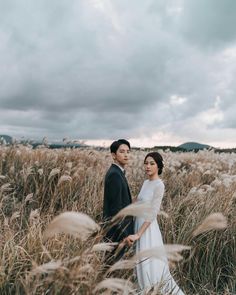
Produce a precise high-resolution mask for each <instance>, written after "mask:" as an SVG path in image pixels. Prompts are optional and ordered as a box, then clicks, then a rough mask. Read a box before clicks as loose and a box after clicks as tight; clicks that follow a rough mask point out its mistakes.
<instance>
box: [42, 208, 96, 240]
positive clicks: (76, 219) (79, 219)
mask: <svg viewBox="0 0 236 295" xmlns="http://www.w3.org/2000/svg"><path fill="white" fill-rule="evenodd" d="M99 229H100V226H99V225H98V224H97V223H96V222H95V221H94V220H93V219H92V218H90V217H89V216H88V215H87V214H84V213H80V212H64V213H61V214H60V215H58V216H57V217H55V218H54V219H53V220H52V222H51V223H50V224H49V225H48V227H47V228H46V230H45V232H44V235H43V239H44V240H46V239H47V238H49V237H52V236H53V235H54V234H58V233H66V234H71V235H73V236H76V237H79V238H80V239H81V240H86V239H87V238H88V237H89V235H90V234H92V233H93V232H95V231H98V230H99Z"/></svg>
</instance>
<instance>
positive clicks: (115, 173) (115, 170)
mask: <svg viewBox="0 0 236 295" xmlns="http://www.w3.org/2000/svg"><path fill="white" fill-rule="evenodd" d="M114 178H118V179H119V178H122V176H121V171H119V167H115V165H112V166H111V167H110V168H109V169H108V171H107V173H106V176H105V179H106V180H110V179H114Z"/></svg>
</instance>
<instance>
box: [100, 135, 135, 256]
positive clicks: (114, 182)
mask: <svg viewBox="0 0 236 295" xmlns="http://www.w3.org/2000/svg"><path fill="white" fill-rule="evenodd" d="M110 151H111V155H112V158H113V160H114V163H113V164H112V165H111V167H110V168H109V170H108V171H107V173H106V176H105V185H104V202H103V218H104V221H109V220H110V219H111V218H112V217H113V216H115V215H116V214H117V213H118V212H119V211H120V210H121V209H123V208H124V207H126V206H128V205H130V204H131V203H132V199H131V194H130V190H129V185H128V182H127V179H126V177H125V170H124V167H125V165H126V164H127V163H128V160H129V153H130V143H129V142H128V141H127V140H125V139H119V140H117V141H114V142H113V143H112V144H111V146H110ZM133 233H134V223H133V217H132V216H127V217H125V218H124V219H123V220H121V221H120V222H119V223H118V224H116V225H114V226H112V228H110V229H109V230H108V232H107V233H106V241H112V242H123V241H124V240H125V238H126V237H128V236H129V235H130V234H133ZM123 253H124V250H123V251H121V253H120V254H119V258H120V257H121V256H122V255H123ZM117 258H118V257H116V259H117Z"/></svg>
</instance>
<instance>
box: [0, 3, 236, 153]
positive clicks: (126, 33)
mask: <svg viewBox="0 0 236 295" xmlns="http://www.w3.org/2000/svg"><path fill="white" fill-rule="evenodd" d="M0 68H1V71H0V85H1V88H0V134H7V135H10V136H12V137H14V138H17V139H19V138H21V137H24V138H29V139H40V138H41V139H42V138H43V137H45V136H46V137H48V139H49V140H50V141H52V140H62V139H63V138H68V139H71V140H73V139H78V140H85V141H86V143H88V144H98V145H109V144H110V143H111V142H112V141H113V140H115V139H118V138H127V139H129V140H130V142H131V144H132V145H133V146H146V147H152V146H156V145H175V146H177V145H179V144H182V143H184V142H188V141H195V142H199V143H204V144H209V145H211V146H214V147H222V148H224V147H225V148H226V147H229V148H230V147H236V116H235V111H236V99H235V98H236V97H235V94H236V83H235V81H234V80H235V77H236V1H234V0H225V1H221V0H207V1H206V0H172V1H171V0H146V1H142V0H130V1H125V0H112V1H111V0H110V1H109V0H72V1H65V0H61V1H60V2H58V1H55V0H52V1H50V2H48V1H46V0H39V1H37V2H36V1H33V2H30V1H26V0H21V1H16V0H9V1H2V0H0Z"/></svg>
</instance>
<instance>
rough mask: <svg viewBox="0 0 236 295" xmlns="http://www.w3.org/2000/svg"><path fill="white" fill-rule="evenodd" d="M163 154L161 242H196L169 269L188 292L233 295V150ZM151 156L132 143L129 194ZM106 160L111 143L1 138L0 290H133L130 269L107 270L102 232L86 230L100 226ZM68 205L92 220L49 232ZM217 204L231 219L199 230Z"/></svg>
mask: <svg viewBox="0 0 236 295" xmlns="http://www.w3.org/2000/svg"><path fill="white" fill-rule="evenodd" d="M161 153H162V155H163V157H164V160H165V168H164V173H163V175H162V179H163V181H164V183H165V187H166V192H165V196H164V198H163V202H162V210H163V211H165V212H166V213H167V214H168V217H166V216H163V215H161V216H158V220H159V223H160V226H161V230H162V232H163V238H164V242H165V243H166V244H182V245H188V246H191V250H190V251H183V252H182V253H181V255H182V256H183V259H182V260H180V261H179V262H175V263H174V262H173V261H170V266H171V270H172V274H173V275H174V277H175V279H176V280H177V281H178V283H179V285H180V286H181V288H182V289H183V290H184V291H185V293H186V294H191V295H192V294H200V295H204V294H211V295H213V294H225V295H226V294H228V295H229V294H236V242H235V237H236V156H235V154H226V153H222V154H217V153H214V152H213V151H201V152H198V153H190V152H189V153H172V152H161ZM145 154H146V152H145V151H133V152H132V159H131V161H130V165H129V167H128V168H127V178H128V180H129V183H130V188H131V191H132V195H133V197H135V196H136V195H137V193H138V191H139V189H140V187H141V185H142V182H143V180H144V179H145V175H144V172H143V159H144V156H145ZM110 164H111V158H110V154H109V151H106V150H104V151H97V150H95V149H74V150H73V149H72V150H71V149H67V150H63V149H60V150H50V149H47V148H44V147H42V148H39V149H35V150H33V149H32V148H30V147H27V146H13V147H7V146H0V208H1V210H0V222H1V226H0V231H1V232H0V243H1V245H0V294H2V295H4V294H28V295H29V294H30V295H36V294H136V292H135V291H134V289H135V288H136V287H137V286H136V279H135V274H134V273H133V270H132V268H131V269H121V270H115V271H110V272H106V271H105V270H104V256H105V250H106V249H108V250H109V247H111V245H104V244H101V243H102V231H98V233H97V234H96V233H94V234H92V235H90V236H89V235H88V234H86V230H88V228H87V229H86V224H89V226H90V228H98V227H99V225H101V212H102V199H103V177H104V174H105V172H106V170H107V168H108V167H109V165H110ZM65 211H75V212H82V213H85V214H87V215H88V216H89V217H90V218H91V219H92V220H91V219H89V218H88V217H87V216H86V215H85V216H84V215H81V216H77V215H76V216H75V217H73V216H72V215H71V216H70V215H69V217H67V219H70V218H71V222H72V223H73V224H72V225H71V227H73V225H74V228H72V229H71V232H72V234H70V235H68V234H61V233H60V234H56V235H53V236H52V237H48V239H45V234H44V233H45V229H47V228H48V224H49V223H50V222H51V221H52V220H53V218H54V217H55V216H57V215H59V214H60V213H62V212H65ZM216 212H219V213H222V214H223V216H225V217H226V219H227V227H226V228H225V229H221V230H220V229H218V230H216V229H214V226H213V229H211V226H209V228H208V230H205V231H204V230H201V227H200V232H199V233H198V234H196V231H195V230H196V228H199V225H200V224H201V223H202V222H203V221H204V219H205V218H207V217H208V216H209V215H210V214H212V213H216ZM73 218H74V220H73ZM86 218H87V219H86ZM93 220H94V222H93ZM66 222H69V223H70V221H68V220H66V218H65V220H64V221H62V224H61V226H62V227H63V226H64V227H66V226H67V225H66ZM95 222H96V223H95ZM217 222H220V221H219V220H218V221H217V220H215V223H216V227H217ZM219 227H220V226H219ZM54 231H56V230H55V229H54ZM49 236H50V234H49ZM129 255H130V257H132V255H133V253H132V250H131V251H130V253H129V254H128V257H127V259H128V258H130V257H129ZM124 268H125V266H124ZM123 289H125V290H126V291H122V290H123ZM112 290H113V293H112ZM115 290H116V292H117V293H114V291H115ZM149 293H150V294H160V293H159V292H158V290H155V291H150V292H149Z"/></svg>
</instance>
